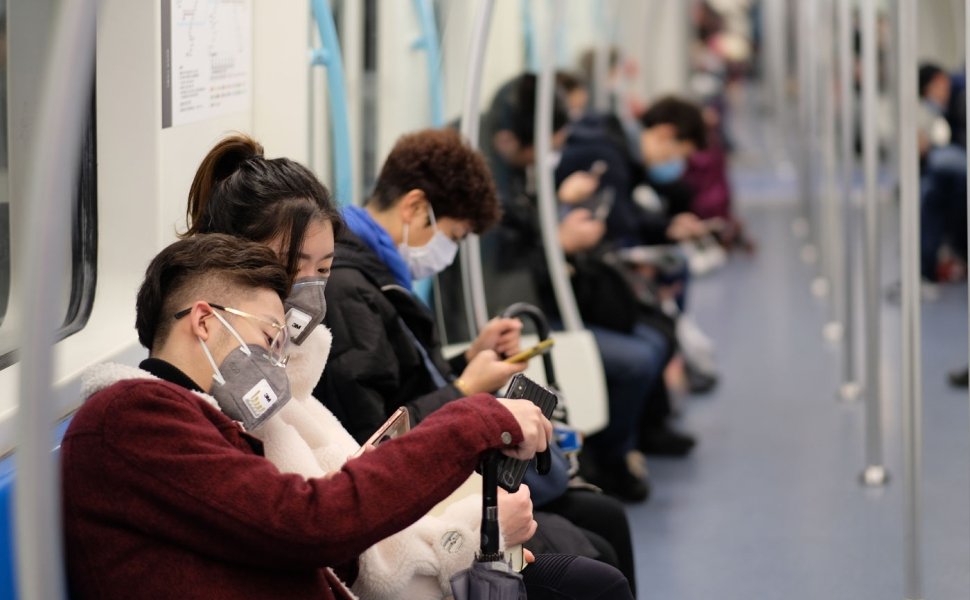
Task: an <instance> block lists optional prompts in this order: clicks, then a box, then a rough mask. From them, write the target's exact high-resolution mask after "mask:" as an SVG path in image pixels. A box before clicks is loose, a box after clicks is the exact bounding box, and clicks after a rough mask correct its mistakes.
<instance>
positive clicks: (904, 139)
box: [896, 0, 923, 600]
mask: <svg viewBox="0 0 970 600" xmlns="http://www.w3.org/2000/svg"><path fill="white" fill-rule="evenodd" d="M897 6H898V10H899V12H898V13H897V18H898V21H897V24H898V30H897V34H898V36H899V39H898V40H897V44H898V48H899V50H898V51H899V54H898V55H897V60H898V61H899V62H898V65H897V66H898V71H897V73H896V76H897V81H896V84H897V90H896V93H897V94H898V95H899V123H898V132H897V134H898V147H899V150H898V152H899V191H900V201H899V204H900V218H899V222H900V235H901V237H902V261H901V266H900V270H901V271H902V287H903V290H902V295H903V302H902V332H903V348H902V350H903V351H902V372H903V388H902V394H903V398H902V400H903V415H902V420H903V489H904V492H903V493H904V501H903V505H904V510H903V512H904V516H903V522H904V523H905V568H906V570H905V574H906V579H905V580H906V598H907V599H909V600H918V599H920V598H922V597H923V592H922V564H921V556H920V555H921V551H920V537H921V518H920V468H921V453H922V414H921V412H922V383H923V378H922V369H921V364H922V356H921V355H922V353H921V348H922V343H921V340H920V329H921V328H920V325H921V324H920V296H919V294H920V268H919V267H920V264H919V236H920V231H919V216H920V215H919V156H918V150H917V138H916V111H917V109H918V105H917V98H916V89H917V81H916V69H917V66H916V32H917V28H916V19H917V11H916V2H915V1H914V0H899V3H898V5H897Z"/></svg>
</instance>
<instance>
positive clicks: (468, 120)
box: [461, 0, 494, 338]
mask: <svg viewBox="0 0 970 600" xmlns="http://www.w3.org/2000/svg"><path fill="white" fill-rule="evenodd" d="M493 5H494V0H481V1H480V2H479V3H478V12H477V13H476V15H475V29H474V31H473V32H472V41H471V51H470V52H469V53H468V70H467V71H466V73H467V75H468V76H467V77H466V78H465V103H464V105H463V107H462V112H461V134H462V136H464V137H465V139H467V140H468V143H469V144H471V146H472V148H477V147H478V130H479V126H480V125H481V116H480V115H479V107H480V105H481V100H482V99H481V95H482V71H483V69H484V66H485V47H486V46H487V45H488V29H489V26H490V25H491V23H492V7H493ZM461 283H462V289H463V291H464V295H465V318H466V319H467V322H468V335H469V336H470V337H471V338H474V337H475V336H476V335H477V334H478V328H479V327H480V326H482V325H484V324H485V322H486V321H488V307H487V305H486V302H485V278H484V276H483V275H482V249H481V245H480V243H479V240H478V236H477V235H475V234H469V235H468V237H466V238H465V241H463V242H462V243H461Z"/></svg>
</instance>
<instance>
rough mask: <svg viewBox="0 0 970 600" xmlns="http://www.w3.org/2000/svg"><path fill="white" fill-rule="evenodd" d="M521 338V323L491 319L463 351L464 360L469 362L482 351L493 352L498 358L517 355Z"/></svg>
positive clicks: (511, 320) (514, 320)
mask: <svg viewBox="0 0 970 600" xmlns="http://www.w3.org/2000/svg"><path fill="white" fill-rule="evenodd" d="M521 337H522V321H520V320H518V319H502V318H495V319H492V320H491V321H489V322H488V323H486V324H485V327H482V331H481V333H479V334H478V337H477V338H475V341H474V342H472V345H471V346H469V347H468V350H466V351H465V358H466V359H467V360H468V361H471V360H472V359H474V358H475V357H476V356H477V355H478V353H479V352H481V351H482V350H494V351H495V353H496V354H498V355H499V356H510V355H512V354H517V353H518V352H519V344H520V342H521Z"/></svg>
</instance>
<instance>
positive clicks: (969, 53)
mask: <svg viewBox="0 0 970 600" xmlns="http://www.w3.org/2000/svg"><path fill="white" fill-rule="evenodd" d="M963 17H964V23H963V29H964V38H963V39H964V44H963V46H964V52H965V55H964V61H963V64H964V67H963V68H964V69H965V71H964V86H965V87H964V92H963V94H964V96H965V100H966V109H967V112H966V113H964V114H970V89H967V87H966V81H967V80H970V77H967V74H968V71H970V69H968V67H970V0H964V6H963ZM965 125H966V127H967V137H966V139H968V140H970V121H968V122H967V123H966V124H965ZM967 173H970V152H968V153H967ZM967 207H968V209H970V186H967ZM967 214H970V212H968V213H967ZM967 236H968V237H967V239H970V219H967ZM967 294H968V297H967V318H968V321H967V327H968V329H967V333H968V336H967V343H968V346H967V356H968V357H970V290H968V292H967ZM967 368H968V369H970V366H968V367H967ZM967 395H968V399H970V390H968V394H967Z"/></svg>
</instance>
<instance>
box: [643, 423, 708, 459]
mask: <svg viewBox="0 0 970 600" xmlns="http://www.w3.org/2000/svg"><path fill="white" fill-rule="evenodd" d="M696 445H697V440H695V439H694V438H693V437H692V436H690V435H687V434H686V433H680V432H679V431H674V430H673V429H670V428H669V427H665V426H664V427H655V428H651V429H644V430H643V431H641V432H640V451H641V452H643V453H644V454H646V455H647V456H675V457H681V456H687V455H688V454H690V451H691V450H693V448H694V446H696Z"/></svg>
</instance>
